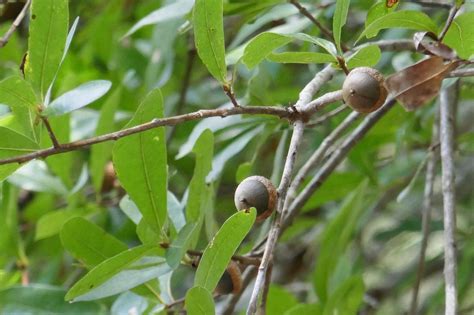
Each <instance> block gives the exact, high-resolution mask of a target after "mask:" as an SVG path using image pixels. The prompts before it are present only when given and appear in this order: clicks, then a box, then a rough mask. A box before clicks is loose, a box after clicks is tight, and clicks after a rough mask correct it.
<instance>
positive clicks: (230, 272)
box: [215, 260, 242, 295]
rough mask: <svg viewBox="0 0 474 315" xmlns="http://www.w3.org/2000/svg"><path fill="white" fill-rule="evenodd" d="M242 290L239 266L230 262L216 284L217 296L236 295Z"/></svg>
mask: <svg viewBox="0 0 474 315" xmlns="http://www.w3.org/2000/svg"><path fill="white" fill-rule="evenodd" d="M241 289H242V272H241V271H240V267H239V265H238V264H237V263H236V262H235V261H233V260H231V261H230V263H229V265H228V266H227V268H226V270H225V272H224V274H223V275H222V277H221V279H220V280H219V282H218V283H217V287H216V289H215V292H216V293H217V294H221V295H222V294H236V293H239V292H240V290H241Z"/></svg>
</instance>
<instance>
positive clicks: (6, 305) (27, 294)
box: [0, 284, 108, 315]
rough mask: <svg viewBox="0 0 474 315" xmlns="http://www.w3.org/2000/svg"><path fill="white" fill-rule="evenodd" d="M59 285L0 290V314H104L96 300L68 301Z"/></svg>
mask: <svg viewBox="0 0 474 315" xmlns="http://www.w3.org/2000/svg"><path fill="white" fill-rule="evenodd" d="M65 293H66V292H65V291H64V289H62V288H60V287H54V286H49V285H43V284H30V285H28V286H14V287H11V288H8V289H6V290H2V291H0V313H1V314H35V315H48V314H76V315H82V314H84V315H90V314H97V315H101V314H103V315H105V314H108V312H107V310H106V309H105V307H103V306H102V305H100V304H99V303H96V302H83V303H74V304H71V303H68V302H66V301H64V294H65Z"/></svg>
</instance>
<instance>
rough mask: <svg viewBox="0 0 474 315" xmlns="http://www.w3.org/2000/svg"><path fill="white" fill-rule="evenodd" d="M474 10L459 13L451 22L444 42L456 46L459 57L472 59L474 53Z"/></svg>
mask: <svg viewBox="0 0 474 315" xmlns="http://www.w3.org/2000/svg"><path fill="white" fill-rule="evenodd" d="M472 21H474V12H466V13H464V14H461V15H459V16H458V17H456V18H455V19H454V21H453V24H451V26H450V28H449V30H448V32H447V33H446V36H445V37H444V42H445V43H446V44H447V45H449V46H450V47H452V48H454V50H455V51H456V53H457V54H458V56H459V57H461V58H463V59H470V58H472V56H473V55H474V29H473V25H472Z"/></svg>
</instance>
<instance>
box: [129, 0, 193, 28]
mask: <svg viewBox="0 0 474 315" xmlns="http://www.w3.org/2000/svg"><path fill="white" fill-rule="evenodd" d="M193 5H194V1H193V0H178V1H176V2H172V3H171V4H169V5H165V6H163V7H161V8H159V9H157V10H155V11H153V12H151V13H150V14H148V15H147V16H145V17H144V18H142V19H141V20H140V21H138V22H137V23H135V25H133V26H132V28H130V30H129V31H128V32H127V34H125V35H124V36H130V35H132V34H133V33H135V32H136V31H138V30H139V29H141V28H142V27H145V26H147V25H152V24H157V23H163V22H167V21H170V20H174V19H178V18H182V17H184V16H185V15H186V14H188V13H189V12H190V11H191V9H192V8H193Z"/></svg>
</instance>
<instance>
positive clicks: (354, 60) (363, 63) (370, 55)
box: [346, 45, 382, 69]
mask: <svg viewBox="0 0 474 315" xmlns="http://www.w3.org/2000/svg"><path fill="white" fill-rule="evenodd" d="M381 57H382V53H381V52H380V48H379V46H377V45H369V46H366V47H364V48H361V49H359V50H357V51H356V52H355V53H354V54H352V55H351V56H350V57H349V58H347V59H346V65H347V67H348V68H349V69H353V68H357V67H372V66H375V65H376V64H377V62H379V60H380V58H381Z"/></svg>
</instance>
